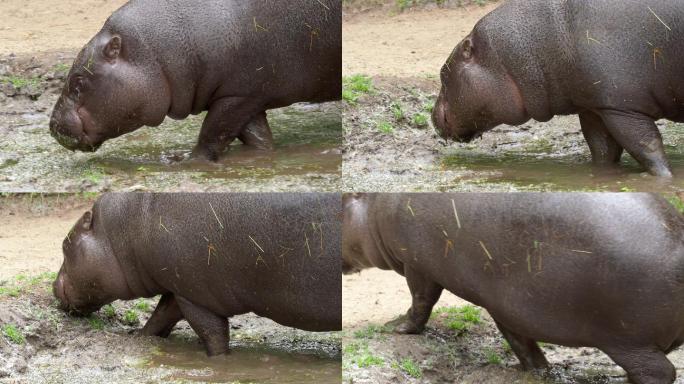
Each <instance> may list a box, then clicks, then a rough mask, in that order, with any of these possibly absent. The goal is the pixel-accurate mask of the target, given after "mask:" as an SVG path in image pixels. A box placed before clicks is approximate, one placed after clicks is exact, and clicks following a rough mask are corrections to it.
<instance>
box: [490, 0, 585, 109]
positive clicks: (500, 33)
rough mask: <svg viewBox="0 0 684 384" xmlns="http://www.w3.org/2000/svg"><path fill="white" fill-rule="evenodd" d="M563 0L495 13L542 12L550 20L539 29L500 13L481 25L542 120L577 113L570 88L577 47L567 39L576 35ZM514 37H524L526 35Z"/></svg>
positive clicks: (506, 7) (511, 5)
mask: <svg viewBox="0 0 684 384" xmlns="http://www.w3.org/2000/svg"><path fill="white" fill-rule="evenodd" d="M563 3H564V2H562V1H548V2H542V3H540V2H510V3H506V4H504V5H503V6H501V7H500V8H499V9H497V10H496V11H495V12H502V13H504V12H506V13H514V14H519V15H532V14H539V13H541V14H542V19H543V20H548V22H545V23H543V24H542V25H541V26H539V28H532V29H530V27H529V23H528V18H527V17H503V16H500V15H499V16H496V15H494V12H493V13H492V17H491V19H489V18H486V19H485V20H484V22H482V23H481V28H482V29H483V31H484V35H485V36H486V38H487V40H488V44H489V46H490V47H492V51H493V53H494V54H495V55H496V56H497V57H498V62H499V63H501V65H502V66H503V68H504V70H505V71H506V72H507V74H508V75H509V76H510V77H511V78H512V79H513V81H514V83H515V84H516V86H517V88H518V91H519V93H520V96H521V98H522V101H523V105H524V108H525V110H526V112H527V115H528V116H529V117H530V118H532V119H535V120H537V121H548V120H550V119H551V118H552V117H553V116H555V115H566V114H572V113H575V112H576V111H575V107H574V106H573V103H572V100H571V98H570V96H569V95H570V94H571V93H570V92H568V86H569V85H571V84H568V82H569V81H571V80H570V79H571V78H572V71H573V70H572V68H573V59H572V58H573V55H574V49H573V48H572V45H571V44H570V43H569V41H568V40H567V39H565V38H562V36H568V34H571V31H569V30H568V29H569V24H568V22H567V19H566V12H565V6H564V4H563ZM495 20H496V21H495ZM502 23H503V24H502ZM510 36H520V39H511V38H510ZM501 52H505V53H506V54H505V55H504V54H501Z"/></svg>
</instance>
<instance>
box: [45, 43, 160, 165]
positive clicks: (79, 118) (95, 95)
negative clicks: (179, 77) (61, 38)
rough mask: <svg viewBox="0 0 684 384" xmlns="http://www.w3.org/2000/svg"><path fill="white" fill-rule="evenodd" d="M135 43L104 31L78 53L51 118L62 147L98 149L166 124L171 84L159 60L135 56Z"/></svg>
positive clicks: (54, 134) (51, 129)
mask: <svg viewBox="0 0 684 384" xmlns="http://www.w3.org/2000/svg"><path fill="white" fill-rule="evenodd" d="M133 45H134V44H133V43H131V44H129V45H127V41H126V39H125V38H123V37H122V36H120V35H118V34H111V33H108V32H100V33H99V34H98V35H97V36H95V37H94V38H93V39H92V40H91V41H90V42H89V43H88V44H87V45H86V46H85V48H83V50H82V51H81V52H80V53H79V55H78V57H77V58H76V60H75V61H74V64H73V66H72V68H71V71H70V72H69V76H68V77H67V81H66V84H65V86H64V89H63V90H62V94H61V97H60V98H59V100H58V101H57V104H56V105H55V108H54V110H53V112H52V118H51V119H50V132H51V133H52V136H53V137H54V138H55V139H56V140H57V141H58V142H59V143H60V144H62V145H63V146H64V147H66V148H68V149H71V150H80V151H85V152H94V151H96V150H97V149H98V148H99V147H100V146H101V145H102V143H103V142H104V141H105V140H107V139H111V138H114V137H117V136H120V135H123V134H125V133H128V132H131V131H133V130H136V129H138V128H140V127H142V126H143V125H148V126H157V125H159V124H161V123H162V121H163V120H164V117H165V116H166V113H167V111H168V109H169V106H170V91H169V87H168V84H167V83H166V82H165V81H164V75H163V73H162V70H161V67H160V66H159V64H158V63H157V61H156V60H147V59H144V58H141V57H139V56H140V55H135V54H134V53H133V51H137V50H138V49H136V48H133V47H132V46H133ZM134 56H138V57H134Z"/></svg>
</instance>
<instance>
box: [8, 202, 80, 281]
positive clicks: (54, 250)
mask: <svg viewBox="0 0 684 384" xmlns="http://www.w3.org/2000/svg"><path fill="white" fill-rule="evenodd" d="M87 209H88V203H80V204H78V206H77V207H66V208H61V207H60V208H57V209H54V208H50V209H49V210H50V211H51V212H45V211H43V212H27V210H26V209H25V208H22V207H14V208H12V207H2V208H0V215H1V216H0V217H1V219H0V221H2V225H1V226H0V265H2V267H0V280H5V279H9V278H11V277H14V276H16V275H19V274H23V275H39V274H41V273H45V272H49V271H57V270H58V269H59V266H60V265H61V263H62V240H64V236H65V235H66V234H67V233H69V230H70V229H71V227H72V226H73V225H74V223H75V222H76V220H78V218H79V217H81V215H83V212H85V211H86V210H87Z"/></svg>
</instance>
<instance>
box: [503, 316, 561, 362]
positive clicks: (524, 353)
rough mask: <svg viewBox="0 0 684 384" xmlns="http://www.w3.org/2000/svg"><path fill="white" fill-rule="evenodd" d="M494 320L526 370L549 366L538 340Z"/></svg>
mask: <svg viewBox="0 0 684 384" xmlns="http://www.w3.org/2000/svg"><path fill="white" fill-rule="evenodd" d="M494 322H495V323H496V326H497V328H499V331H501V334H503V336H504V338H505V339H506V341H508V344H509V345H510V346H511V349H512V350H513V352H514V353H515V355H516V356H517V357H518V360H520V364H521V365H522V367H523V369H524V370H526V371H529V370H533V369H544V368H546V367H548V366H549V363H548V361H546V357H544V352H542V350H541V349H540V348H539V345H537V342H536V341H534V340H532V339H530V338H527V337H524V336H520V335H518V334H516V333H514V332H512V331H510V330H509V329H508V328H506V327H504V326H503V325H501V323H499V322H498V321H496V320H495V321H494Z"/></svg>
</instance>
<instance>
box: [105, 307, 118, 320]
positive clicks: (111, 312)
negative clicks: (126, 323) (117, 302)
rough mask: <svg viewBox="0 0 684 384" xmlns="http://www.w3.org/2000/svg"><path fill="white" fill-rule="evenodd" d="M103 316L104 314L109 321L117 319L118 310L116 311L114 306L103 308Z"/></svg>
mask: <svg viewBox="0 0 684 384" xmlns="http://www.w3.org/2000/svg"><path fill="white" fill-rule="evenodd" d="M102 314H104V315H105V317H107V318H108V319H113V318H115V317H116V309H114V306H113V305H111V304H107V305H105V306H104V307H102Z"/></svg>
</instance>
